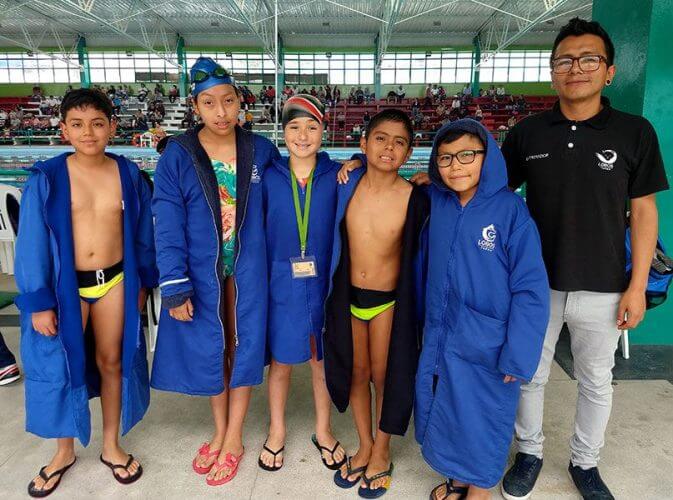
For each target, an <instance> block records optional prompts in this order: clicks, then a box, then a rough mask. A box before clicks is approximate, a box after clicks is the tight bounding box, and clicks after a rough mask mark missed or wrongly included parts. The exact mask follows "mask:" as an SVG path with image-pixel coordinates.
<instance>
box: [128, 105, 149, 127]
mask: <svg viewBox="0 0 673 500" xmlns="http://www.w3.org/2000/svg"><path fill="white" fill-rule="evenodd" d="M132 126H133V130H140V131H142V132H145V131H146V130H148V129H149V127H148V126H147V117H146V116H145V114H144V113H143V111H142V110H141V109H139V110H138V111H136V114H135V116H134V117H133V121H132Z"/></svg>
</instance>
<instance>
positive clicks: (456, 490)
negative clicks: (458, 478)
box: [430, 479, 468, 500]
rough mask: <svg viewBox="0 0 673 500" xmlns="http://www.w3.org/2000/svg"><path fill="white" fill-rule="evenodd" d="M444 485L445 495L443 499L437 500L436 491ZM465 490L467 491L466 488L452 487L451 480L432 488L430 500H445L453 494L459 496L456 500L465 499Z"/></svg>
mask: <svg viewBox="0 0 673 500" xmlns="http://www.w3.org/2000/svg"><path fill="white" fill-rule="evenodd" d="M444 485H446V493H445V494H444V497H443V498H438V497H437V495H436V494H435V493H437V490H438V489H439V488H441V487H442V486H444ZM467 490H468V487H467V486H454V485H453V479H449V480H448V481H446V482H445V483H442V484H440V485H438V486H435V487H434V488H433V490H432V491H431V492H430V500H446V499H447V498H449V497H450V496H451V495H454V494H458V495H460V496H459V497H458V500H463V499H465V498H467Z"/></svg>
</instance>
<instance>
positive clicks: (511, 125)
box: [507, 115, 516, 129]
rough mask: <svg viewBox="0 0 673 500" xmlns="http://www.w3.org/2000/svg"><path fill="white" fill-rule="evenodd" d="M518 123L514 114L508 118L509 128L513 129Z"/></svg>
mask: <svg viewBox="0 0 673 500" xmlns="http://www.w3.org/2000/svg"><path fill="white" fill-rule="evenodd" d="M514 125H516V115H512V116H510V117H509V120H507V128H508V129H512V127H514Z"/></svg>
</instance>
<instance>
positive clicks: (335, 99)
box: [332, 85, 341, 106]
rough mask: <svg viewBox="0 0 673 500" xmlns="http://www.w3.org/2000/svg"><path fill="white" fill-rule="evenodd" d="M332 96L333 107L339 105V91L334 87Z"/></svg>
mask: <svg viewBox="0 0 673 500" xmlns="http://www.w3.org/2000/svg"><path fill="white" fill-rule="evenodd" d="M332 96H333V98H334V105H335V106H336V105H337V104H339V101H340V100H341V89H340V88H339V87H337V86H336V85H335V86H334V91H333V92H332Z"/></svg>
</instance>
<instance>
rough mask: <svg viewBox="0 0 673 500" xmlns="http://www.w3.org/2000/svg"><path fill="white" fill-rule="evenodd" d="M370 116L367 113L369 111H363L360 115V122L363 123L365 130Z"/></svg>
mask: <svg viewBox="0 0 673 500" xmlns="http://www.w3.org/2000/svg"><path fill="white" fill-rule="evenodd" d="M371 119H372V117H371V116H370V115H369V111H365V114H364V115H362V124H363V125H364V128H365V130H367V125H369V122H370V121H371Z"/></svg>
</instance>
